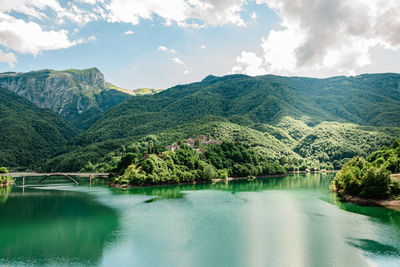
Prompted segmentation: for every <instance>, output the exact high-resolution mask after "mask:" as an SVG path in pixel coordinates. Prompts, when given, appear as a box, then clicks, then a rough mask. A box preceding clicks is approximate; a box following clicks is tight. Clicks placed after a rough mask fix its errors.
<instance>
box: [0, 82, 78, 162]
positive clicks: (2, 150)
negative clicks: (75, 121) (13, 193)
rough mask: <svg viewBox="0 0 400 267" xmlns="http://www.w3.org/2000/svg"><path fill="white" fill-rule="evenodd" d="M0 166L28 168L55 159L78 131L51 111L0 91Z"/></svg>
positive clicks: (12, 94) (13, 94)
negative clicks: (55, 154) (58, 151)
mask: <svg viewBox="0 0 400 267" xmlns="http://www.w3.org/2000/svg"><path fill="white" fill-rule="evenodd" d="M0 99H1V100H2V101H1V102H0V114H1V116H0V133H1V134H0V166H11V167H29V166H32V165H37V164H39V163H40V162H43V161H45V160H46V159H47V158H49V157H50V156H52V155H53V154H54V153H55V151H56V150H58V149H59V148H60V147H61V146H62V145H64V144H65V143H66V142H67V141H68V140H70V139H72V138H73V137H74V136H75V135H76V134H77V130H76V129H75V128H74V127H72V126H71V125H70V124H69V123H68V122H66V121H65V120H64V119H63V118H62V117H61V116H59V115H57V114H55V113H54V112H53V111H51V110H49V109H43V108H39V107H37V106H35V105H34V104H32V103H31V102H29V101H28V100H26V99H24V98H22V97H20V96H18V95H17V94H15V93H13V92H10V91H8V90H6V89H2V88H0Z"/></svg>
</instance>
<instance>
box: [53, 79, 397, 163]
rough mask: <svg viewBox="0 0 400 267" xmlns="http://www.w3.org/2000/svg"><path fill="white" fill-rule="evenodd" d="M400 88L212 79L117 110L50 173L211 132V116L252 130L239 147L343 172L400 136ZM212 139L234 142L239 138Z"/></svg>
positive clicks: (363, 82)
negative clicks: (156, 139) (126, 149)
mask: <svg viewBox="0 0 400 267" xmlns="http://www.w3.org/2000/svg"><path fill="white" fill-rule="evenodd" d="M399 84H400V75H399V74H372V75H367V74H366V75H360V76H355V77H333V78H328V79H312V78H301V77H281V76H274V75H266V76H257V77H250V76H246V75H228V76H223V77H215V76H208V77H206V78H205V79H204V80H203V81H201V82H197V83H192V84H187V85H178V86H175V87H173V88H170V89H168V90H165V91H162V92H160V93H158V94H155V95H148V96H138V97H134V98H130V99H129V100H127V101H125V102H124V103H122V104H120V105H118V106H116V107H114V108H111V109H110V110H108V111H107V112H105V113H104V115H102V116H101V118H100V119H99V120H98V121H97V122H96V123H94V124H93V126H92V127H91V128H90V129H89V130H88V131H86V132H85V133H83V134H81V135H79V136H78V137H76V138H75V139H74V140H73V141H72V142H70V143H69V145H68V146H67V147H66V148H65V149H64V150H63V151H60V155H59V156H58V157H57V159H56V160H55V161H52V162H51V164H50V165H49V166H51V168H55V169H60V168H61V169H62V168H70V167H71V166H72V165H73V166H74V167H73V168H75V169H77V168H79V167H81V166H82V164H80V163H77V162H76V161H75V163H74V164H72V163H71V162H70V160H72V159H73V158H74V157H73V156H72V155H75V156H76V155H79V159H80V160H79V161H78V162H82V163H83V162H85V161H88V159H91V160H94V161H96V159H97V160H99V158H101V157H102V156H104V155H105V154H107V153H108V152H110V151H112V150H115V149H118V147H120V146H121V145H124V146H129V144H130V143H133V142H136V141H138V140H140V139H141V138H144V137H146V136H148V135H154V134H156V136H168V137H169V141H177V139H178V138H181V137H190V136H191V135H195V134H197V133H200V132H201V131H200V130H199V128H198V127H197V126H198V125H201V126H204V127H206V126H207V125H209V124H204V125H202V122H201V119H202V118H204V117H205V116H210V115H212V116H218V117H219V118H220V119H221V118H222V119H223V120H225V122H218V124H220V125H219V126H218V127H220V128H221V129H226V127H225V126H226V125H227V123H228V122H230V123H231V124H230V125H231V127H233V128H236V129H237V130H236V131H237V132H243V131H253V133H254V135H255V136H257V138H253V139H250V140H240V142H241V143H242V144H243V145H244V146H247V147H249V146H255V147H260V144H261V143H263V144H267V143H268V146H269V147H270V148H269V149H268V150H265V151H268V152H267V153H269V154H270V156H271V157H273V158H277V157H280V156H282V153H280V152H277V151H282V150H290V151H291V152H290V153H291V154H292V155H291V156H290V157H298V158H308V159H311V160H312V161H318V162H326V163H327V162H330V163H332V164H334V165H335V167H339V166H341V165H342V164H343V161H345V160H346V159H348V158H351V157H353V156H354V155H366V154H368V153H370V152H371V151H373V150H374V149H377V148H378V147H379V146H381V145H385V144H389V143H390V142H392V141H393V140H394V139H395V138H398V137H399V130H398V129H397V128H396V127H399V126H400V86H399ZM199 121H200V122H199ZM191 123H194V125H195V126H190V127H187V129H191V130H190V134H189V133H188V132H187V131H183V132H185V134H183V132H181V134H176V133H177V132H176V131H178V132H179V131H180V130H176V129H182V128H179V127H180V126H181V125H182V127H183V128H185V127H186V125H190V124H191ZM176 127H178V128H176ZM244 129H246V130H244ZM203 132H204V131H203ZM210 132H211V133H212V134H213V137H215V138H222V139H224V138H225V139H227V140H231V139H232V136H233V135H234V132H230V134H228V135H225V136H219V133H217V132H215V131H212V130H210ZM265 136H272V137H274V140H277V141H279V144H278V145H274V142H275V141H274V140H271V139H269V140H267V141H266V140H263V141H262V142H260V141H259V139H260V138H261V137H262V138H265ZM173 139H174V140H173ZM160 143H165V142H162V141H160ZM276 147H279V149H277V148H276ZM256 151H257V149H256ZM293 155H295V156H293ZM57 162H58V163H60V162H62V164H61V163H60V165H57ZM71 164H72V165H71Z"/></svg>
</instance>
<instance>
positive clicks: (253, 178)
mask: <svg viewBox="0 0 400 267" xmlns="http://www.w3.org/2000/svg"><path fill="white" fill-rule="evenodd" d="M286 175H287V174H277V175H263V176H254V177H227V178H225V179H212V180H211V181H207V180H204V181H194V182H191V183H190V182H188V183H164V184H148V185H147V184H146V185H127V184H123V185H121V184H116V183H113V182H108V185H109V186H112V187H116V188H124V189H128V188H134V187H148V186H171V185H188V184H206V183H220V182H229V181H235V180H256V179H261V178H275V177H285V176H286Z"/></svg>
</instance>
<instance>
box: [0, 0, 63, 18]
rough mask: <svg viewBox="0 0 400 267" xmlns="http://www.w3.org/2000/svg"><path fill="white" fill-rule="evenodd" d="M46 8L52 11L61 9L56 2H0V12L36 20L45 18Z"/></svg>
mask: <svg viewBox="0 0 400 267" xmlns="http://www.w3.org/2000/svg"><path fill="white" fill-rule="evenodd" d="M47 8H50V9H52V10H54V11H60V10H61V9H62V8H61V6H60V4H59V3H58V2H57V1H56V0H12V1H9V0H0V12H5V13H10V12H17V13H22V14H25V15H28V16H30V17H33V18H37V19H43V18H45V17H47V16H46V14H45V12H44V11H45V10H46V9H47Z"/></svg>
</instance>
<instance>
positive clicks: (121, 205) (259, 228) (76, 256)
mask: <svg viewBox="0 0 400 267" xmlns="http://www.w3.org/2000/svg"><path fill="white" fill-rule="evenodd" d="M333 176H334V174H329V173H328V174H320V173H318V174H302V175H300V174H298V175H288V176H286V177H280V178H278V177H277V178H265V179H257V180H253V181H246V180H244V181H243V180H242V181H232V182H229V183H218V184H198V185H177V186H165V187H141V188H132V189H129V190H124V189H117V188H111V187H108V186H107V185H106V184H105V183H104V181H101V180H95V181H94V182H93V184H92V185H89V184H88V181H81V184H80V185H74V184H71V183H69V182H68V181H66V180H64V179H56V178H54V179H53V178H49V179H48V180H46V183H45V184H42V185H35V184H34V181H35V180H29V182H28V183H27V184H26V185H25V186H24V187H22V186H21V184H20V181H17V184H16V185H14V186H13V187H12V188H1V189H0V265H7V266H54V265H56V264H57V265H61V266H62V265H64V266H87V265H96V266H399V265H400V212H399V211H395V210H390V209H385V208H377V207H361V206H358V205H355V204H350V203H343V202H341V201H340V200H339V199H338V198H337V197H336V196H335V194H333V193H331V192H330V191H329V188H328V186H329V183H330V181H331V180H332V179H333Z"/></svg>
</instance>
